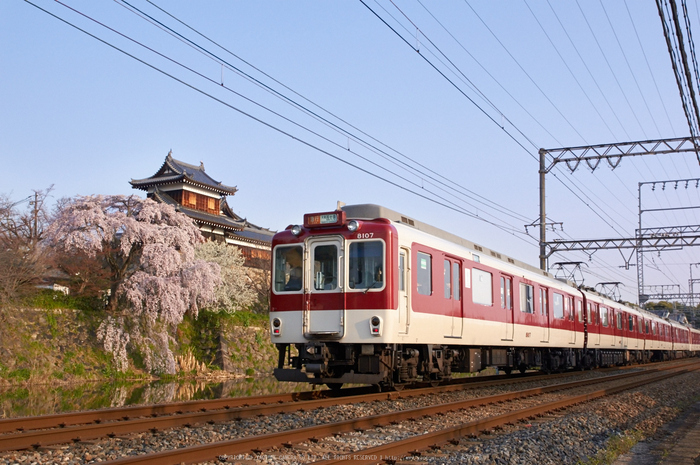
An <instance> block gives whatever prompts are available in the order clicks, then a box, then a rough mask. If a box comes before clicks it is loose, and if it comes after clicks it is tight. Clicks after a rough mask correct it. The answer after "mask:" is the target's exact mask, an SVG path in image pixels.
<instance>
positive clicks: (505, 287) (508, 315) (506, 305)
mask: <svg viewBox="0 0 700 465" xmlns="http://www.w3.org/2000/svg"><path fill="white" fill-rule="evenodd" d="M501 308H502V309H503V311H504V312H505V323H506V333H505V338H504V339H503V340H504V341H512V340H513V334H514V331H515V319H514V315H513V278H512V277H510V276H501Z"/></svg>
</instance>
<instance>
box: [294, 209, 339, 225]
mask: <svg viewBox="0 0 700 465" xmlns="http://www.w3.org/2000/svg"><path fill="white" fill-rule="evenodd" d="M344 222H345V212H343V211H336V212H328V213H310V214H306V215H304V227H307V228H313V227H319V226H340V225H341V224H343V223H344Z"/></svg>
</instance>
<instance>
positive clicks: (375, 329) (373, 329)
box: [369, 316, 382, 336]
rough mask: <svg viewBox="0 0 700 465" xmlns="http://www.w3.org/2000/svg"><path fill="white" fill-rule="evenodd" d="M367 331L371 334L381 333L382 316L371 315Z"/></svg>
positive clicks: (379, 334)
mask: <svg viewBox="0 0 700 465" xmlns="http://www.w3.org/2000/svg"><path fill="white" fill-rule="evenodd" d="M369 332H370V334H371V335H372V336H381V335H382V318H381V317H378V316H373V317H372V318H370V319H369Z"/></svg>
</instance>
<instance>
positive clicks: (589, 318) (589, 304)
mask: <svg viewBox="0 0 700 465" xmlns="http://www.w3.org/2000/svg"><path fill="white" fill-rule="evenodd" d="M586 316H588V318H587V319H586V321H588V324H589V325H590V324H593V320H591V303H590V302H588V305H587V314H586Z"/></svg>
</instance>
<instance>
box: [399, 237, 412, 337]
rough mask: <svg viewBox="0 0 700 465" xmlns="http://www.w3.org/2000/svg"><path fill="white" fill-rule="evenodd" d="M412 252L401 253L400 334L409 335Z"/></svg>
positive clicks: (404, 250) (404, 251) (406, 250)
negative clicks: (409, 288)
mask: <svg viewBox="0 0 700 465" xmlns="http://www.w3.org/2000/svg"><path fill="white" fill-rule="evenodd" d="M410 256H411V252H410V251H409V250H408V249H404V248H402V249H401V251H400V252H399V334H408V324H409V321H408V319H409V310H410V308H411V302H410V300H409V298H410V293H409V292H408V287H409V285H410V282H411V268H410V263H411V262H410V260H409V257H410Z"/></svg>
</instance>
